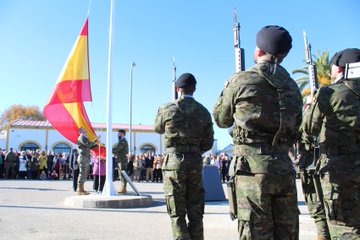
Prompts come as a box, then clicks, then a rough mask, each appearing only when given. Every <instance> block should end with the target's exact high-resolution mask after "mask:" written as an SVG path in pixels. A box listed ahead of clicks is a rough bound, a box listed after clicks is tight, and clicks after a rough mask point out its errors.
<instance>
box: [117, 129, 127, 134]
mask: <svg viewBox="0 0 360 240" xmlns="http://www.w3.org/2000/svg"><path fill="white" fill-rule="evenodd" d="M118 132H119V133H123V134H126V132H125V130H124V129H119V130H118Z"/></svg>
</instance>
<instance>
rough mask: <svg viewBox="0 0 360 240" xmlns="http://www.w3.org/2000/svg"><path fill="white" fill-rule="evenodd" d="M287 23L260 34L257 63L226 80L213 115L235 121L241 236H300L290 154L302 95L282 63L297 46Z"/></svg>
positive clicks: (221, 122)
mask: <svg viewBox="0 0 360 240" xmlns="http://www.w3.org/2000/svg"><path fill="white" fill-rule="evenodd" d="M291 43H292V38H291V36H290V34H289V32H288V31H287V30H286V29H284V28H283V27H279V26H274V25H271V26H266V27H264V28H262V29H261V30H260V31H259V32H258V33H257V36H256V48H255V53H254V60H255V63H256V64H255V66H253V67H251V68H250V69H248V70H247V71H244V72H238V73H235V74H234V75H233V76H232V77H231V78H230V80H229V81H228V82H227V83H226V84H225V88H224V90H223V91H222V93H221V95H220V97H219V98H218V100H217V102H216V104H215V107H214V110H213V116H214V119H215V121H216V123H217V125H218V126H219V127H221V128H229V127H231V126H233V129H232V136H233V141H234V155H233V160H232V162H231V167H230V171H231V172H230V173H229V175H231V176H232V177H233V179H234V182H235V191H236V203H237V218H238V222H239V225H238V226H239V227H238V230H239V239H281V240H284V239H298V234H299V217H298V215H299V210H298V207H297V192H296V184H295V172H294V168H293V165H292V161H291V159H290V158H289V156H288V151H289V149H290V147H291V146H292V145H293V144H294V142H295V140H296V138H297V132H298V130H299V126H300V124H301V115H302V114H301V113H302V99H301V94H300V91H299V89H298V87H297V85H296V83H295V81H294V80H293V79H291V78H290V75H289V73H288V72H287V71H286V70H285V69H284V68H283V67H282V66H280V65H279V63H281V62H282V60H283V59H284V58H285V57H286V56H287V54H288V52H289V51H290V49H291V47H292V46H291Z"/></svg>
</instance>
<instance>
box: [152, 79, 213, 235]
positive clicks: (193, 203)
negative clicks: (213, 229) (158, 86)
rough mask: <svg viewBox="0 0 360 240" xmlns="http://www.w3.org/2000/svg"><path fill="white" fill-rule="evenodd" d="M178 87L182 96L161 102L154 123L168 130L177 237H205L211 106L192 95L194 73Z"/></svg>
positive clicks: (167, 173) (169, 192)
mask: <svg viewBox="0 0 360 240" xmlns="http://www.w3.org/2000/svg"><path fill="white" fill-rule="evenodd" d="M176 87H177V91H178V93H179V95H180V97H179V99H177V100H174V101H173V102H170V103H166V104H164V105H162V106H160V108H159V110H158V113H157V115H156V119H155V126H154V127H155V131H156V132H157V133H159V134H163V133H165V148H166V156H165V158H164V164H163V178H164V192H165V198H166V205H167V211H168V214H169V215H170V219H171V224H172V231H173V236H174V239H179V240H180V239H181V240H187V239H192V240H199V239H204V230H203V221H202V218H203V214H204V190H203V183H202V156H201V155H202V153H204V152H205V151H207V150H209V149H211V147H212V145H213V141H214V138H213V137H214V131H213V124H212V121H211V115H210V113H209V112H208V110H207V109H206V108H205V107H204V106H202V105H201V104H200V103H199V102H197V101H196V100H195V99H194V97H193V93H194V92H195V90H196V79H195V77H194V76H193V75H192V74H190V73H185V74H183V75H181V76H180V77H179V78H178V80H177V81H176ZM186 215H187V219H188V223H187V222H186Z"/></svg>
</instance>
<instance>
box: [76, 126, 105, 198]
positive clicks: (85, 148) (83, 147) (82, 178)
mask: <svg viewBox="0 0 360 240" xmlns="http://www.w3.org/2000/svg"><path fill="white" fill-rule="evenodd" d="M79 133H80V136H79V137H78V139H77V145H78V149H79V156H78V159H77V161H78V163H79V177H78V186H77V190H76V191H77V193H78V195H88V194H89V193H88V192H86V191H85V190H84V184H85V182H86V179H87V177H88V174H89V168H90V149H91V148H93V147H95V146H96V145H97V144H98V142H99V139H100V136H97V138H96V139H95V140H94V141H92V142H90V141H89V139H88V137H87V136H86V129H85V128H83V127H81V128H79Z"/></svg>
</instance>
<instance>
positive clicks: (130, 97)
mask: <svg viewBox="0 0 360 240" xmlns="http://www.w3.org/2000/svg"><path fill="white" fill-rule="evenodd" d="M134 67H136V64H135V63H134V62H132V63H131V67H130V94H129V153H130V157H131V155H132V151H133V146H132V136H131V134H132V133H131V132H132V86H133V72H134Z"/></svg>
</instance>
